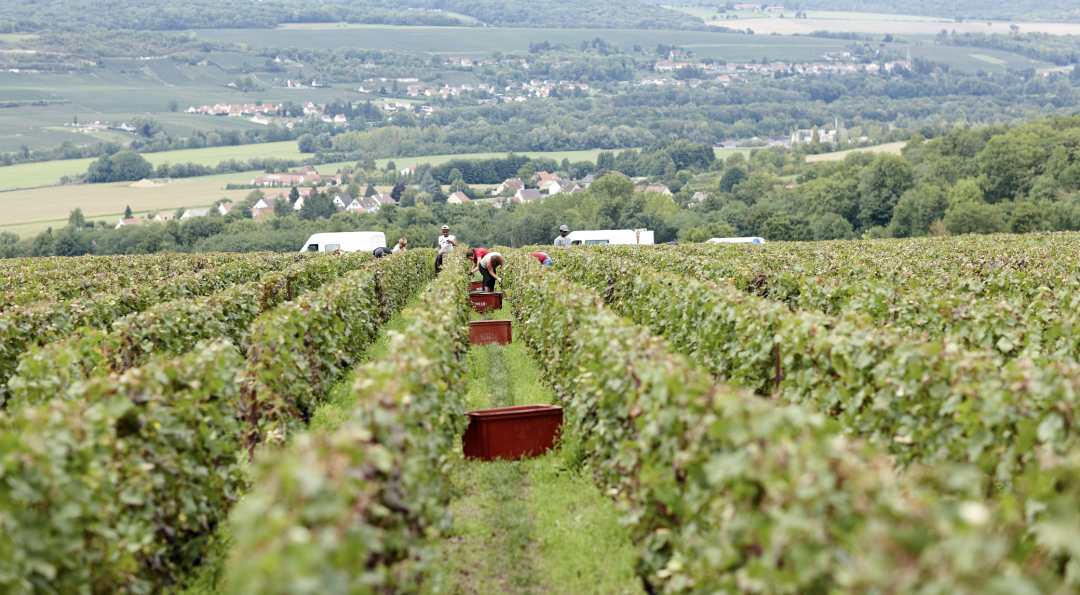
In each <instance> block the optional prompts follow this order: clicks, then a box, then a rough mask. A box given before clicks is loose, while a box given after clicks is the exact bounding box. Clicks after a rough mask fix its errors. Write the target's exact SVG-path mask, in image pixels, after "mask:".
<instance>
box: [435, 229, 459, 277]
mask: <svg viewBox="0 0 1080 595" xmlns="http://www.w3.org/2000/svg"><path fill="white" fill-rule="evenodd" d="M456 246H457V238H456V237H454V236H452V235H450V226H448V225H444V226H442V235H441V236H439V254H438V255H436V256H435V274H436V275H438V274H439V271H440V270H441V269H442V261H443V256H445V255H446V253H447V252H449V251H451V250H453V249H454V248H455V247H456Z"/></svg>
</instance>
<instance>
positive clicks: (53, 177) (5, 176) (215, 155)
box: [0, 141, 302, 190]
mask: <svg viewBox="0 0 1080 595" xmlns="http://www.w3.org/2000/svg"><path fill="white" fill-rule="evenodd" d="M301 156H302V155H301V153H300V150H299V149H298V148H297V146H296V142H295V141H285V142H280V143H263V144H258V145H240V146H236V147H210V148H206V149H185V150H182V151H164V152H161V153H144V154H143V157H145V158H146V160H147V161H149V162H150V163H152V164H153V165H154V166H155V167H156V166H157V165H159V164H161V163H188V162H191V163H198V164H201V165H217V164H218V163H221V162H222V161H226V160H229V159H236V160H241V161H247V160H248V159H251V158H252V157H263V158H269V157H278V158H291V159H299V158H300V157H301ZM92 161H94V159H67V160H63V161H46V162H43V163H24V164H20V165H11V166H8V167H0V190H13V189H16V188H36V187H38V186H49V185H52V184H56V183H58V182H59V181H60V178H61V177H63V176H70V175H73V174H79V173H83V172H85V171H86V168H87V167H88V166H89V165H90V162H92Z"/></svg>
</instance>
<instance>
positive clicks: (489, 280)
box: [477, 252, 504, 291]
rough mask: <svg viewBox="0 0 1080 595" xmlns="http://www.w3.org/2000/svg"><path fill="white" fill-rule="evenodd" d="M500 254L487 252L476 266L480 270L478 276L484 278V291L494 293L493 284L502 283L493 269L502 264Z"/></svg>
mask: <svg viewBox="0 0 1080 595" xmlns="http://www.w3.org/2000/svg"><path fill="white" fill-rule="evenodd" d="M503 262H504V261H503V257H502V254H499V253H498V252H488V253H487V254H485V255H484V257H483V258H481V259H480V262H479V263H477V266H478V267H479V269H480V276H481V277H483V278H484V291H495V282H496V281H502V279H501V278H500V277H499V276H498V275H496V274H495V269H496V268H498V267H499V266H500V265H502V264H503Z"/></svg>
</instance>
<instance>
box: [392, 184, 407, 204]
mask: <svg viewBox="0 0 1080 595" xmlns="http://www.w3.org/2000/svg"><path fill="white" fill-rule="evenodd" d="M402 192H405V184H395V185H394V188H393V189H392V190H390V198H392V199H394V202H398V201H400V200H401V193H402Z"/></svg>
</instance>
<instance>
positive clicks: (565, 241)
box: [555, 225, 570, 248]
mask: <svg viewBox="0 0 1080 595" xmlns="http://www.w3.org/2000/svg"><path fill="white" fill-rule="evenodd" d="M569 234H570V228H569V227H567V226H565V225H563V226H562V227H560V228H559V237H557V238H555V245H556V246H558V247H560V248H569V247H570V236H569Z"/></svg>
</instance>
